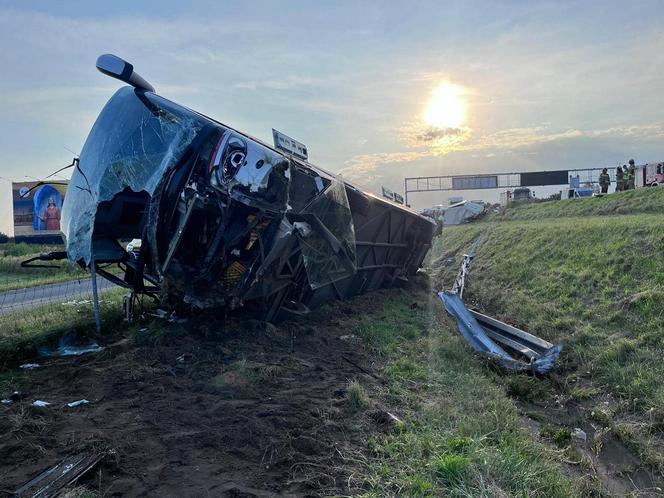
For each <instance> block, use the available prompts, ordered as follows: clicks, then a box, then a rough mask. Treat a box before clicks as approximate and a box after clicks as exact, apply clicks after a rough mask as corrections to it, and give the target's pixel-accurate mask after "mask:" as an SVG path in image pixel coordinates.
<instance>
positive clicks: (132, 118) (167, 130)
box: [62, 87, 207, 264]
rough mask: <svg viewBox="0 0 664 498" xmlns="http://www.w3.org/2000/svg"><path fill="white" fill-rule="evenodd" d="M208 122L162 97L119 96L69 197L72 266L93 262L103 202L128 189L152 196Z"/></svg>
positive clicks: (95, 131) (66, 217)
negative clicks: (94, 241) (98, 210)
mask: <svg viewBox="0 0 664 498" xmlns="http://www.w3.org/2000/svg"><path fill="white" fill-rule="evenodd" d="M206 123H207V120H205V119H204V118H203V117H201V116H199V115H197V114H195V113H193V112H191V111H189V110H187V109H185V108H183V107H180V106H178V105H176V104H173V103H171V102H169V101H167V100H165V99H163V98H161V97H159V96H157V95H154V94H151V93H140V92H137V91H135V90H134V89H133V88H130V87H124V88H121V89H120V90H118V91H117V92H116V94H115V95H114V96H113V97H112V98H111V100H109V102H108V103H107V104H106V106H105V107H104V109H103V110H102V112H101V114H100V115H99V118H97V121H96V122H95V124H94V126H93V128H92V131H91V132H90V135H89V136H88V138H87V140H86V142H85V145H84V146H83V151H82V152H81V156H80V163H79V167H78V168H76V170H75V171H74V173H73V175H72V178H71V182H70V185H69V189H68V192H67V196H66V199H65V203H64V207H63V212H62V225H63V231H64V234H65V237H66V240H67V253H68V255H69V259H70V260H71V261H72V262H77V261H79V260H81V259H82V260H84V261H85V263H86V264H88V263H89V262H90V260H91V259H92V249H93V248H92V235H93V233H92V232H93V229H94V223H95V214H96V212H97V206H98V204H99V203H100V202H102V201H107V200H111V199H112V198H113V197H114V196H115V195H116V194H118V193H119V192H122V191H123V190H124V189H126V188H128V189H130V190H131V191H133V192H141V191H145V192H147V193H148V194H149V195H152V194H153V193H154V190H155V187H156V186H157V183H158V182H159V180H160V179H161V178H162V176H163V175H164V173H165V172H166V171H167V170H168V169H169V168H171V167H173V166H174V165H175V164H177V162H178V161H179V159H180V158H181V157H182V154H183V152H184V151H185V149H186V148H187V147H188V146H189V144H191V142H192V140H193V139H194V137H195V136H196V134H197V133H198V132H199V131H200V130H201V128H202V127H203V126H204V125H205V124H206Z"/></svg>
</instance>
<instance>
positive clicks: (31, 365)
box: [19, 363, 41, 370]
mask: <svg viewBox="0 0 664 498" xmlns="http://www.w3.org/2000/svg"><path fill="white" fill-rule="evenodd" d="M40 366H41V365H40V364H39V363H24V364H23V365H21V366H20V367H19V368H22V369H23V370H34V369H35V368H39V367H40Z"/></svg>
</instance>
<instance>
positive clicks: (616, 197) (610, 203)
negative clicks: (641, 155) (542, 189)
mask: <svg viewBox="0 0 664 498" xmlns="http://www.w3.org/2000/svg"><path fill="white" fill-rule="evenodd" d="M641 213H643V214H647V213H651V214H658V213H659V214H662V213H664V188H642V189H638V190H631V191H629V192H622V193H619V194H610V195H605V196H601V197H593V198H590V199H567V200H564V201H558V202H537V203H524V204H515V205H513V206H511V207H510V208H509V209H507V210H506V211H505V212H504V213H501V214H498V215H494V217H493V218H492V220H494V221H506V220H536V219H545V218H560V217H565V218H569V217H576V216H612V215H620V214H641Z"/></svg>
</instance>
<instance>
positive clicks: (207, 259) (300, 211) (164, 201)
mask: <svg viewBox="0 0 664 498" xmlns="http://www.w3.org/2000/svg"><path fill="white" fill-rule="evenodd" d="M97 67H98V69H99V70H100V71H102V72H103V73H105V74H108V75H110V76H113V77H115V78H118V79H120V80H122V81H124V82H126V83H129V84H130V85H131V86H125V87H123V88H121V89H120V90H118V91H117V92H116V94H115V95H114V96H113V97H112V98H111V99H110V100H109V102H108V103H107V104H106V106H105V107H104V109H103V110H102V112H101V114H100V115H99V117H98V118H97V121H96V122H95V124H94V126H93V128H92V130H91V132H90V134H89V136H88V138H87V140H86V142H85V145H84V147H83V150H82V152H81V154H80V158H79V161H78V163H77V164H76V168H75V170H74V172H73V174H72V178H71V182H70V184H69V188H68V191H67V195H66V198H65V199H66V200H65V204H64V207H63V213H62V225H63V232H64V235H65V239H66V249H67V257H68V258H69V260H70V261H71V262H73V263H77V264H80V265H82V266H85V267H87V268H90V269H91V270H94V271H95V273H96V274H98V275H101V276H103V277H104V278H107V279H109V280H111V281H112V282H114V283H115V284H117V285H120V286H123V287H125V288H127V289H129V291H130V296H128V298H127V300H126V302H125V304H126V307H125V309H126V312H127V313H128V314H131V312H132V308H133V303H134V302H135V300H136V299H137V298H138V297H139V296H141V295H150V296H153V297H157V296H159V298H161V299H167V300H168V301H169V302H170V303H171V304H172V305H174V306H179V305H184V306H186V307H190V308H199V309H206V308H224V309H226V310H234V309H238V308H241V307H242V308H244V309H246V310H248V311H250V312H251V313H252V314H253V315H254V316H257V317H260V318H263V319H266V320H276V319H280V318H286V317H289V316H293V315H301V314H303V313H306V312H307V311H308V309H309V308H311V307H314V306H316V305H319V304H321V303H323V302H325V301H328V300H331V299H344V298H348V297H350V296H353V295H357V294H362V293H365V292H369V291H372V290H375V289H378V288H380V287H385V286H389V285H392V284H394V283H395V282H397V281H399V280H403V279H406V278H407V277H408V276H410V275H413V274H414V273H415V272H416V271H417V269H418V268H419V267H420V265H421V263H422V260H423V258H424V256H425V254H426V252H427V251H428V249H429V247H430V246H431V239H432V234H433V231H434V224H433V223H432V222H431V221H430V220H428V219H427V218H425V217H422V216H420V215H418V214H416V213H415V212H413V211H411V210H410V209H408V208H406V207H404V206H400V205H398V204H396V203H393V202H390V201H387V200H384V199H381V198H379V197H377V196H374V195H372V194H369V193H366V192H364V191H362V190H360V189H359V188H357V187H355V186H353V185H351V184H350V183H348V182H346V181H344V180H342V179H341V177H340V176H335V175H333V174H331V173H329V172H326V171H324V170H323V169H321V168H318V167H316V166H314V165H312V164H310V163H309V162H307V161H306V160H303V159H301V158H299V157H296V156H295V155H293V154H289V153H286V152H283V151H279V150H277V149H275V148H273V147H270V146H268V145H266V144H264V143H263V142H261V141H259V140H257V139H255V138H251V137H249V136H248V135H246V134H243V133H240V132H238V131H236V130H234V129H232V128H230V127H228V126H226V125H223V124H221V123H219V122H218V121H215V120H213V119H211V118H209V117H207V116H204V115H202V114H200V113H198V112H196V111H193V110H191V109H188V108H186V107H183V106H181V105H178V104H175V103H173V102H171V101H169V100H166V99H164V98H162V97H160V96H158V95H157V94H156V93H155V92H154V89H153V88H152V87H151V86H150V85H149V84H148V83H147V82H146V81H145V80H143V79H142V78H141V77H140V76H138V75H137V74H136V73H135V72H134V71H133V66H131V64H129V63H127V62H125V61H123V60H122V59H120V58H118V57H115V56H112V55H104V56H101V57H100V58H99V59H98V61H97ZM132 239H140V241H141V242H140V244H135V247H130V248H127V242H128V241H130V240H132ZM118 268H119V270H118Z"/></svg>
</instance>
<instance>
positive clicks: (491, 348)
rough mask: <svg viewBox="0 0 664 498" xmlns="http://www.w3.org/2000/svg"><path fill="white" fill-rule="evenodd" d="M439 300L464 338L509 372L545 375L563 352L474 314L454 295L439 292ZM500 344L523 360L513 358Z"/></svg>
mask: <svg viewBox="0 0 664 498" xmlns="http://www.w3.org/2000/svg"><path fill="white" fill-rule="evenodd" d="M438 297H439V298H440V299H441V301H442V302H443V304H444V305H445V309H446V310H447V312H448V313H449V314H450V315H452V316H453V317H454V318H456V320H457V324H458V326H459V331H460V332H461V335H463V337H464V338H465V339H466V341H467V342H468V343H469V344H470V345H471V346H472V347H473V349H475V350H476V351H478V352H480V353H483V354H485V355H487V356H489V357H490V358H494V359H496V360H498V362H499V363H500V364H501V365H502V366H503V367H505V368H506V369H507V370H513V371H532V372H534V373H538V374H545V373H547V372H549V371H550V370H551V368H553V366H554V364H555V362H556V360H557V359H558V356H559V355H560V352H561V351H562V349H563V347H562V345H561V344H557V345H555V346H554V345H553V344H551V343H549V342H547V341H544V340H543V339H540V338H539V337H536V336H534V335H532V334H529V333H528V332H525V331H523V330H520V329H517V328H515V327H512V326H511V325H507V324H505V323H503V322H500V321H498V320H495V319H493V318H490V317H488V316H486V315H482V314H480V313H477V312H471V311H470V310H468V308H466V306H465V305H464V304H463V302H462V301H461V298H460V297H459V295H458V294H456V293H454V292H439V293H438ZM480 320H481V325H480ZM498 343H500V344H501V345H502V346H504V347H506V348H508V349H510V350H512V351H514V352H515V353H516V354H518V355H519V356H522V357H523V358H524V359H518V358H515V357H513V356H512V355H510V354H509V353H508V352H507V351H505V349H503V347H501V345H499V344H498Z"/></svg>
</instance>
